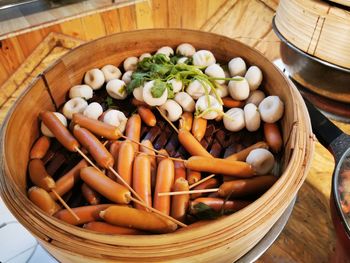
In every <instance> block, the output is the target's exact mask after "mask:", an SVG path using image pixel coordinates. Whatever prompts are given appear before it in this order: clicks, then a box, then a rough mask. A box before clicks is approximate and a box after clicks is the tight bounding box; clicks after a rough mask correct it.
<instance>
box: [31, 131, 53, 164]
mask: <svg viewBox="0 0 350 263" xmlns="http://www.w3.org/2000/svg"><path fill="white" fill-rule="evenodd" d="M50 144H51V140H50V138H49V137H46V136H41V137H40V138H39V139H38V140H37V141H36V142H35V143H34V145H33V147H32V149H31V150H30V154H29V158H30V159H42V158H44V156H45V155H46V153H47V151H48V150H49V148H50Z"/></svg>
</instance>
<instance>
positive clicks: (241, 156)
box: [225, 141, 269, 161]
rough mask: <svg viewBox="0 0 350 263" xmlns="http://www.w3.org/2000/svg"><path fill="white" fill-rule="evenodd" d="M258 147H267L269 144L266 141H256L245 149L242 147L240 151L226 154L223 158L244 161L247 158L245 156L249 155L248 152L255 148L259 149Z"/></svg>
mask: <svg viewBox="0 0 350 263" xmlns="http://www.w3.org/2000/svg"><path fill="white" fill-rule="evenodd" d="M259 148H263V149H268V148H269V146H268V145H267V143H266V142H263V141H261V142H257V143H255V144H253V145H251V146H249V147H247V148H245V149H243V150H242V151H239V152H237V153H234V154H231V155H230V156H227V157H226V158H225V159H226V160H231V161H245V160H246V159H247V156H248V155H249V153H250V152H251V151H253V150H255V149H259Z"/></svg>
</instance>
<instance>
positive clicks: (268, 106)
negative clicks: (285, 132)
mask: <svg viewBox="0 0 350 263" xmlns="http://www.w3.org/2000/svg"><path fill="white" fill-rule="evenodd" d="M259 111H260V115H261V119H262V120H263V121H264V122H267V123H274V122H276V121H278V120H279V119H280V118H281V117H282V115H283V111H284V104H283V102H282V101H281V99H280V98H279V97H278V96H268V97H266V98H265V99H263V101H262V102H261V103H260V104H259Z"/></svg>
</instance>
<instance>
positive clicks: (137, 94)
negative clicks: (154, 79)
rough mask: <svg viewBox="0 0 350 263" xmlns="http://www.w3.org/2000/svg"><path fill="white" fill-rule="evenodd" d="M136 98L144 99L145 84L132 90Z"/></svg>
mask: <svg viewBox="0 0 350 263" xmlns="http://www.w3.org/2000/svg"><path fill="white" fill-rule="evenodd" d="M132 94H133V95H134V97H135V99H137V100H139V101H143V86H140V87H137V88H135V89H134V90H133V91H132Z"/></svg>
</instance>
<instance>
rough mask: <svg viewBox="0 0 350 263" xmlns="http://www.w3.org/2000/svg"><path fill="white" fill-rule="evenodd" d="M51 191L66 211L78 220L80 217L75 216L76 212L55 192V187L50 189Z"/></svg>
mask: <svg viewBox="0 0 350 263" xmlns="http://www.w3.org/2000/svg"><path fill="white" fill-rule="evenodd" d="M51 192H52V193H53V194H54V195H55V196H56V197H57V199H58V200H59V201H60V202H61V204H62V205H63V206H64V207H65V208H66V209H67V211H68V212H69V213H70V214H71V215H72V216H73V217H74V218H75V219H76V220H77V221H79V220H80V218H79V217H78V216H77V214H76V213H74V211H73V210H72V208H70V207H69V206H68V205H67V203H66V202H65V201H64V200H63V199H62V197H61V196H60V195H59V194H58V193H57V192H56V190H55V189H51Z"/></svg>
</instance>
